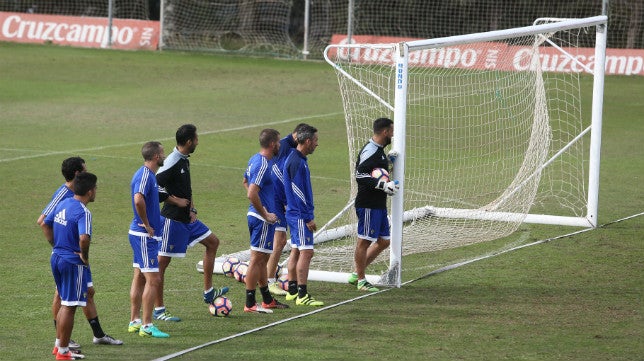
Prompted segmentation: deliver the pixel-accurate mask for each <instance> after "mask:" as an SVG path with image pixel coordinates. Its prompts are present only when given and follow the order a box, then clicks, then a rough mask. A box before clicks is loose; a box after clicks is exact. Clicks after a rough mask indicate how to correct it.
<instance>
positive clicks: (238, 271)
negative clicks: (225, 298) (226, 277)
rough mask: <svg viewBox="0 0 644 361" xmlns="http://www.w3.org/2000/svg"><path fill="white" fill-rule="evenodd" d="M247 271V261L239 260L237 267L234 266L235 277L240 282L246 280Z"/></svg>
mask: <svg viewBox="0 0 644 361" xmlns="http://www.w3.org/2000/svg"><path fill="white" fill-rule="evenodd" d="M247 271H248V263H247V262H239V264H238V265H237V267H235V274H234V276H235V279H236V280H237V281H239V282H241V283H244V281H245V280H246V272H247Z"/></svg>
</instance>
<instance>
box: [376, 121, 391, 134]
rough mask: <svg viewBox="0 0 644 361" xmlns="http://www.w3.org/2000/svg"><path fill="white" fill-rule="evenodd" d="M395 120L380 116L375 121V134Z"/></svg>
mask: <svg viewBox="0 0 644 361" xmlns="http://www.w3.org/2000/svg"><path fill="white" fill-rule="evenodd" d="M392 124H394V121H393V120H391V119H389V118H378V119H376V120H374V121H373V134H378V133H380V132H382V131H383V130H385V129H387V128H389V127H390V126H391V125H392Z"/></svg>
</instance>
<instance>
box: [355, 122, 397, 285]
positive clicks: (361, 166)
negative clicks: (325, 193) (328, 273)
mask: <svg viewBox="0 0 644 361" xmlns="http://www.w3.org/2000/svg"><path fill="white" fill-rule="evenodd" d="M393 136H394V122H393V121H392V120H391V119H389V118H378V119H376V120H375V121H374V122H373V136H372V137H371V139H370V140H369V142H368V143H367V144H365V146H364V147H362V149H361V150H360V154H359V156H358V160H357V161H356V181H357V183H358V194H357V195H356V200H355V207H356V214H357V216H358V240H357V243H356V249H355V253H354V262H355V272H354V273H352V274H351V276H349V280H348V282H349V283H350V284H352V285H355V286H357V288H358V290H360V291H367V292H376V291H378V288H376V287H374V286H373V285H372V284H371V283H369V282H368V281H367V280H366V278H365V269H366V268H367V266H368V265H369V264H371V262H373V260H374V259H376V257H378V255H379V254H380V253H381V252H382V251H383V250H385V249H386V248H387V247H389V240H390V238H391V233H390V226H389V220H388V219H387V196H388V195H393V194H394V193H396V191H397V190H398V184H397V182H396V181H393V180H390V179H389V177H388V176H386V175H385V176H382V177H380V178H374V177H372V176H371V173H372V171H373V170H374V169H376V168H383V169H389V160H388V159H387V156H386V155H385V150H384V149H385V147H386V146H387V145H389V144H391V138H392V137H393Z"/></svg>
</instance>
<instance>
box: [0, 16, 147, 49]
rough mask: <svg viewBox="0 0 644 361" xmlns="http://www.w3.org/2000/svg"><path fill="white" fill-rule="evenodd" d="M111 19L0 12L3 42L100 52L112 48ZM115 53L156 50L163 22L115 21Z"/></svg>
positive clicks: (0, 37) (1, 38)
mask: <svg viewBox="0 0 644 361" xmlns="http://www.w3.org/2000/svg"><path fill="white" fill-rule="evenodd" d="M108 30H109V28H108V24H107V18H94V17H80V16H57V15H42V14H24V13H8V12H0V41H12V42H20V43H40V44H43V43H52V44H57V45H71V46H78V47H89V48H99V47H106V46H107V44H108V36H109V35H108ZM111 38H112V44H111V47H112V48H113V49H135V50H156V49H157V46H158V45H159V22H158V21H146V20H129V19H114V20H113V21H112V37H111Z"/></svg>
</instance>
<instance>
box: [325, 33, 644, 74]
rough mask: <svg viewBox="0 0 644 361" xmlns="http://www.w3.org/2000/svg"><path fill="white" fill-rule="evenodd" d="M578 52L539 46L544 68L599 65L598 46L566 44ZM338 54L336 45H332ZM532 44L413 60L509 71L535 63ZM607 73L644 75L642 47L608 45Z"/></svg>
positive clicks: (382, 54) (368, 55) (372, 56)
mask: <svg viewBox="0 0 644 361" xmlns="http://www.w3.org/2000/svg"><path fill="white" fill-rule="evenodd" d="M351 40H352V43H356V44H365V43H366V44H390V43H398V42H401V41H411V40H418V39H409V38H398V37H384V36H361V35H356V36H353V37H352V39H351ZM331 43H332V44H346V43H347V36H346V35H333V37H332V38H331ZM563 49H564V50H566V51H568V52H569V53H571V54H574V60H573V59H571V58H570V57H568V56H564V55H563V54H562V53H561V52H560V51H558V50H557V49H555V48H553V47H542V48H540V49H539V58H540V60H541V61H540V64H541V69H542V70H543V71H547V72H562V73H570V72H574V73H581V72H586V73H590V72H592V70H593V69H594V67H595V49H593V48H574V49H572V48H563ZM331 51H332V52H333V53H331V54H329V55H331V56H335V51H337V50H336V49H335V48H332V49H331ZM340 51H341V53H340V56H341V57H342V58H344V59H348V58H349V56H350V57H351V60H352V61H354V62H359V63H373V62H376V61H378V62H380V61H391V59H392V49H391V48H386V49H385V48H383V49H373V48H372V49H366V48H361V49H360V50H359V51H358V50H357V49H352V50H351V52H349V51H348V50H346V49H340ZM530 52H531V50H530V48H529V47H524V46H509V45H506V44H502V43H496V42H495V43H473V44H465V45H457V46H448V47H445V48H438V49H425V50H418V51H413V52H411V53H410V54H409V64H410V65H413V66H424V67H443V68H464V69H468V68H469V69H495V70H505V71H520V70H528V69H530V67H531V66H533V65H532V64H531V63H532V62H531V60H530ZM606 74H607V75H641V76H644V50H642V49H606Z"/></svg>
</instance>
